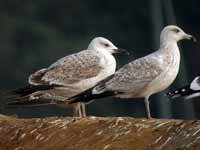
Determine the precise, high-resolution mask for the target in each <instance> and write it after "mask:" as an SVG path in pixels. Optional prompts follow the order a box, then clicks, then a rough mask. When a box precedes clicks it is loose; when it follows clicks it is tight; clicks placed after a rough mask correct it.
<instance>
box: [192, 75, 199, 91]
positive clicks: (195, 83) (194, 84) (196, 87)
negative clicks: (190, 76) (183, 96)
mask: <svg viewBox="0 0 200 150" xmlns="http://www.w3.org/2000/svg"><path fill="white" fill-rule="evenodd" d="M190 88H191V89H192V90H194V91H197V90H200V76H197V77H196V78H195V79H194V80H193V81H192V83H191V84H190Z"/></svg>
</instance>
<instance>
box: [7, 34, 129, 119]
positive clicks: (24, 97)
mask: <svg viewBox="0 0 200 150" xmlns="http://www.w3.org/2000/svg"><path fill="white" fill-rule="evenodd" d="M121 52H127V51H126V50H124V49H119V48H117V47H116V46H115V45H114V44H113V43H111V42H110V41H109V40H108V39H106V38H103V37H96V38H94V39H93V40H92V41H91V43H90V44H89V46H88V48H87V49H86V50H82V51H80V52H78V53H74V54H71V55H68V56H66V57H63V58H61V59H59V60H58V61H56V62H55V63H53V64H52V65H50V66H49V67H48V68H43V69H40V70H39V71H36V72H35V73H33V74H31V75H30V76H29V79H28V85H27V86H25V87H23V88H19V89H16V90H13V91H11V93H12V95H14V96H15V97H16V98H15V100H14V101H11V102H8V103H7V105H12V106H17V105H23V106H28V105H30V106H38V105H48V104H56V105H59V106H63V107H67V108H70V107H72V108H73V110H74V111H73V114H74V115H73V116H79V117H85V116H86V112H85V106H84V104H81V103H77V104H71V105H70V104H67V103H66V100H67V99H68V98H69V97H72V96H74V95H76V94H79V93H81V92H83V91H85V90H87V89H89V88H91V87H92V86H94V85H95V84H97V83H98V82H99V81H101V80H103V79H105V78H107V77H108V76H110V75H112V74H114V73H115V70H116V60H115V58H114V57H113V54H115V53H121Z"/></svg>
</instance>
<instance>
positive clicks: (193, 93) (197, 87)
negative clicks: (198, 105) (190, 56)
mask: <svg viewBox="0 0 200 150" xmlns="http://www.w3.org/2000/svg"><path fill="white" fill-rule="evenodd" d="M167 96H169V97H171V98H172V99H175V98H180V97H183V98H184V99H192V98H196V97H200V76H197V77H195V78H194V79H193V81H192V82H191V83H190V84H189V85H186V86H184V87H181V88H179V89H176V90H174V91H171V92H168V93H167Z"/></svg>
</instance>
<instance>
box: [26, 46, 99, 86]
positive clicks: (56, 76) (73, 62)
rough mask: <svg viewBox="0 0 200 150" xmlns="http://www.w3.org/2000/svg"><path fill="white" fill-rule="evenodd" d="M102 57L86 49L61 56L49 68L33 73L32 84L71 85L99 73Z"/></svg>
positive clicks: (30, 80) (30, 81) (30, 79)
mask: <svg viewBox="0 0 200 150" xmlns="http://www.w3.org/2000/svg"><path fill="white" fill-rule="evenodd" d="M101 69H102V67H101V66H100V57H99V56H98V54H97V53H96V52H92V51H89V50H85V51H82V52H79V53H76V54H73V55H69V56H66V57H64V58H61V59H60V60H58V61H57V62H55V63H54V64H53V65H51V66H50V67H49V68H47V69H42V70H40V71H37V72H36V73H34V74H32V75H31V76H30V78H29V83H30V84H55V85H69V84H74V83H77V82H79V81H81V80H84V79H88V78H92V77H95V76H97V75H98V74H99V72H100V71H101Z"/></svg>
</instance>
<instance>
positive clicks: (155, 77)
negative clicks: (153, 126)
mask: <svg viewBox="0 0 200 150" xmlns="http://www.w3.org/2000/svg"><path fill="white" fill-rule="evenodd" d="M182 39H194V38H193V36H191V35H189V34H186V33H185V32H184V31H183V30H182V29H180V28H179V27H177V26H174V25H169V26H166V27H165V28H164V29H163V30H162V32H161V35H160V49H159V50H157V51H156V52H154V53H152V54H149V55H147V56H145V57H142V58H139V59H136V60H134V61H132V62H130V63H128V64H127V65H125V66H124V67H122V68H121V69H119V70H118V71H117V72H116V73H115V74H114V75H113V76H112V77H109V78H108V79H106V80H104V81H102V82H100V83H99V84H97V85H96V86H95V87H93V88H91V89H89V90H86V91H85V92H83V93H81V94H79V95H76V96H74V97H72V98H70V101H71V102H70V103H74V102H88V101H90V100H93V99H100V98H103V97H108V96H113V97H118V98H122V99H125V98H145V106H146V112H147V117H148V118H151V114H150V108H149V97H150V96H151V95H152V94H155V93H158V92H160V91H162V90H164V89H166V88H167V87H169V86H170V85H171V83H172V82H173V81H174V80H175V78H176V76H177V74H178V71H179V64H180V52H179V48H178V45H177V42H178V41H180V40H182Z"/></svg>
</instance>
